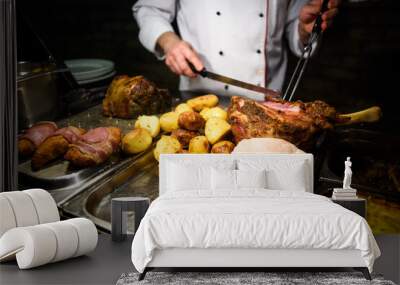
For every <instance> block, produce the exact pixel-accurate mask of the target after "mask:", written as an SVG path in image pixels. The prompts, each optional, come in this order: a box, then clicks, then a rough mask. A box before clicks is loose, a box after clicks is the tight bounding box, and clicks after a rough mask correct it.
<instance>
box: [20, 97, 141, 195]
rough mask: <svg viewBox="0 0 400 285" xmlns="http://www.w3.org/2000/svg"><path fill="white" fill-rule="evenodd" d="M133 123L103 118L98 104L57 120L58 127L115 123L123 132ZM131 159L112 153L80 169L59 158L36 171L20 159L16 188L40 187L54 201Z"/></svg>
mask: <svg viewBox="0 0 400 285" xmlns="http://www.w3.org/2000/svg"><path fill="white" fill-rule="evenodd" d="M134 122H135V120H124V119H117V118H109V117H104V116H103V115H102V106H101V104H100V105H96V106H94V107H91V108H89V109H88V110H86V111H84V112H81V113H78V114H75V115H71V116H70V117H68V118H66V119H63V120H60V121H58V122H57V125H58V127H59V128H62V127H66V126H76V127H80V128H84V129H87V130H88V129H92V128H96V127H108V126H115V127H119V128H120V129H121V130H122V132H124V133H126V132H127V131H129V130H131V129H133V127H134ZM133 159H134V157H125V156H123V155H121V154H119V153H116V154H114V155H112V157H111V158H110V159H109V160H108V161H107V162H106V163H104V164H102V165H99V166H95V167H89V168H83V169H79V168H74V167H72V166H70V164H69V162H68V161H66V160H63V159H59V160H57V161H55V162H53V163H51V164H49V165H48V166H47V167H46V168H44V169H41V170H39V171H33V170H32V169H31V161H30V160H25V161H20V164H19V166H18V183H19V188H20V189H24V188H32V187H40V188H44V189H46V190H50V191H51V194H52V195H53V197H54V198H55V199H56V201H57V202H60V201H62V200H64V199H65V198H66V197H69V196H70V195H72V194H75V192H76V191H79V190H82V189H84V188H87V187H88V186H89V185H92V184H94V183H96V182H98V181H99V180H100V179H102V178H104V176H106V175H108V174H110V173H114V172H115V171H117V170H118V169H119V167H121V166H123V165H125V163H127V162H129V161H131V160H133Z"/></svg>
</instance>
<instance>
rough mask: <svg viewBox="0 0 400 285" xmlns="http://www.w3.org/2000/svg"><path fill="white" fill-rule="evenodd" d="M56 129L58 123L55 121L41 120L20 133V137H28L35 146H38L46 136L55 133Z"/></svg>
mask: <svg viewBox="0 0 400 285" xmlns="http://www.w3.org/2000/svg"><path fill="white" fill-rule="evenodd" d="M56 130H57V125H56V123H54V122H39V123H36V124H35V125H33V126H32V127H30V128H29V129H28V130H27V131H26V132H25V133H23V134H22V135H20V136H19V137H18V139H19V140H21V139H27V140H29V141H30V142H31V143H33V144H34V145H35V147H38V146H39V145H40V144H41V143H42V142H43V141H44V140H45V139H46V138H48V137H49V136H51V135H52V134H54V132H55V131H56Z"/></svg>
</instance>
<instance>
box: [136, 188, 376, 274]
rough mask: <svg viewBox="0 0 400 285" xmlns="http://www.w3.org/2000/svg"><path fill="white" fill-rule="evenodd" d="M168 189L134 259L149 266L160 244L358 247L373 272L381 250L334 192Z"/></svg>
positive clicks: (142, 230)
mask: <svg viewBox="0 0 400 285" xmlns="http://www.w3.org/2000/svg"><path fill="white" fill-rule="evenodd" d="M215 195H216V193H213V194H212V195H210V196H208V195H207V194H206V193H204V192H202V194H201V196H200V195H199V192H198V191H184V192H180V193H176V192H175V193H174V192H173V193H166V194H164V195H162V196H160V197H159V198H157V199H156V200H155V201H154V202H153V203H152V204H151V206H150V208H149V210H148V212H147V213H146V215H145V217H144V218H143V220H142V222H141V223H140V226H139V228H138V231H137V233H136V235H135V237H134V240H133V243H132V262H133V264H134V266H135V267H136V269H137V270H138V271H139V272H143V270H144V268H145V267H146V265H147V264H148V263H149V262H150V261H151V260H152V257H153V252H154V250H155V249H165V248H274V249H279V248H289V249H296V248H301V249H358V250H360V251H361V256H362V258H363V259H364V260H365V263H366V266H367V267H368V268H369V270H370V271H371V272H372V267H373V263H374V260H375V259H376V258H377V257H379V255H380V251H379V248H378V246H377V244H376V241H375V239H374V237H373V235H372V232H371V230H370V228H369V226H368V224H367V222H366V221H365V219H363V218H362V217H360V216H359V215H357V214H355V213H353V212H351V211H349V210H346V209H344V208H342V207H341V206H339V205H337V204H335V203H333V202H331V201H330V200H329V199H328V198H326V197H323V196H320V195H315V194H311V193H306V192H298V191H268V190H257V189H248V190H241V191H232V192H231V191H228V190H227V191H219V192H218V195H219V196H218V197H216V196H215Z"/></svg>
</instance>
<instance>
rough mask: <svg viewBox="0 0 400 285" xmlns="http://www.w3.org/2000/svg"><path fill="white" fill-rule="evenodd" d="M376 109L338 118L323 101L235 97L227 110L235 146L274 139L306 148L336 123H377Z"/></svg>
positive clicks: (339, 115) (332, 109)
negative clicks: (255, 99) (263, 139)
mask: <svg viewBox="0 0 400 285" xmlns="http://www.w3.org/2000/svg"><path fill="white" fill-rule="evenodd" d="M380 114H381V111H380V108H379V107H372V108H370V109H367V110H364V111H361V112H358V113H354V114H349V115H341V114H338V113H337V112H336V110H335V109H334V108H333V107H331V106H329V105H328V104H327V103H325V102H323V101H318V100H317V101H313V102H308V103H303V102H301V101H296V102H287V101H284V100H281V99H273V98H267V100H266V101H262V102H259V101H254V100H251V99H245V98H242V97H238V96H234V97H232V99H231V104H230V106H229V109H228V118H229V122H230V123H231V127H232V133H233V135H234V137H235V141H236V142H237V143H238V142H240V141H241V140H242V139H249V138H260V137H274V138H281V139H284V140H286V141H289V142H291V143H293V144H295V145H296V146H298V147H299V148H302V149H309V148H310V146H311V144H312V143H313V140H314V138H315V135H316V134H318V133H320V132H321V131H324V130H329V129H332V128H333V127H334V125H336V124H347V123H352V122H366V121H368V122H373V121H377V120H379V117H380Z"/></svg>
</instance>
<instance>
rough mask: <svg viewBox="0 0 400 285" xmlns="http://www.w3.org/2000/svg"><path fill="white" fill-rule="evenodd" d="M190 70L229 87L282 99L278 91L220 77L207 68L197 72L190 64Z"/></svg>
mask: <svg viewBox="0 0 400 285" xmlns="http://www.w3.org/2000/svg"><path fill="white" fill-rule="evenodd" d="M188 64H189V66H190V68H191V69H192V71H193V72H194V73H196V74H199V75H201V76H202V77H204V78H209V79H212V80H216V81H219V82H222V83H225V84H229V85H234V86H237V87H240V88H244V89H247V90H251V91H254V92H258V93H262V94H265V95H266V96H271V97H274V98H277V97H278V98H280V97H281V93H280V92H278V91H274V90H272V89H268V88H264V87H261V86H258V85H254V84H250V83H247V82H243V81H240V80H237V79H233V78H230V77H227V76H224V75H220V74H217V73H214V72H211V71H208V70H206V68H203V69H202V70H200V71H199V70H197V69H196V68H195V67H194V66H193V64H192V63H190V62H188Z"/></svg>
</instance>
